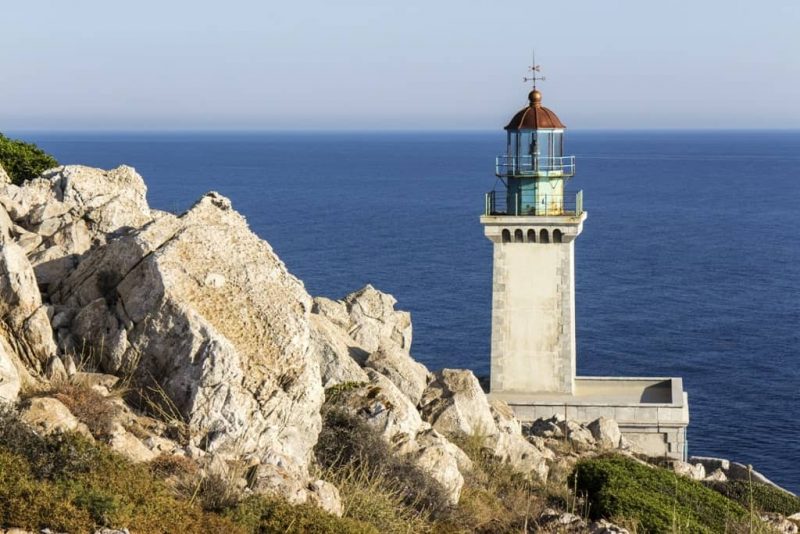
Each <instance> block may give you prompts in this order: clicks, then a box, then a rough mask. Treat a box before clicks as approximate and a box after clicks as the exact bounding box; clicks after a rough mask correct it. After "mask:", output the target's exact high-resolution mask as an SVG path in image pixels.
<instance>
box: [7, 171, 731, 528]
mask: <svg viewBox="0 0 800 534" xmlns="http://www.w3.org/2000/svg"><path fill="white" fill-rule="evenodd" d="M0 295H2V300H0V400H3V401H6V402H8V403H16V404H17V405H18V406H19V409H20V410H21V417H22V418H23V419H25V420H26V421H28V422H29V423H30V424H31V425H33V426H35V427H36V428H37V429H38V431H40V432H43V433H48V432H53V431H76V432H81V433H83V434H84V435H86V436H87V438H89V439H91V440H99V441H103V442H105V443H107V444H108V445H110V446H111V447H112V448H114V449H116V450H117V451H118V452H120V453H122V454H124V455H126V456H127V457H129V458H130V459H131V460H133V461H135V462H144V461H150V460H153V459H154V458H156V457H157V456H159V455H172V456H176V457H181V458H187V459H190V460H191V461H193V462H196V463H197V464H198V465H200V466H201V469H203V470H204V472H207V473H227V474H228V475H229V476H231V473H233V475H232V476H234V478H236V481H235V482H236V484H238V485H239V486H240V487H241V488H243V489H244V490H245V491H247V492H255V493H266V494H276V493H277V494H279V495H280V496H282V497H283V498H286V499H288V500H289V501H291V502H294V503H303V502H306V501H308V502H312V503H315V504H318V505H320V506H322V507H323V508H325V509H326V510H328V511H330V512H332V513H334V514H338V515H341V514H342V503H341V499H340V496H339V492H338V490H337V488H336V486H335V485H333V484H331V483H330V482H329V481H326V480H324V479H322V478H320V476H321V475H320V472H319V469H317V468H315V466H314V460H313V448H314V446H315V444H316V443H317V439H318V436H319V434H320V430H321V426H322V416H321V413H322V412H323V410H324V409H333V408H335V409H337V410H340V411H343V412H345V413H348V414H351V415H353V416H355V417H357V418H359V419H360V420H361V421H363V422H365V423H366V424H367V425H369V427H370V428H372V429H373V430H374V431H375V432H377V433H378V434H379V435H380V436H381V438H382V439H383V440H384V441H385V443H387V444H388V445H389V447H391V450H392V451H393V454H395V455H396V456H397V457H398V458H403V459H404V460H407V461H409V462H411V463H413V464H414V465H416V466H417V467H418V468H419V469H421V470H422V471H423V472H425V473H427V474H428V475H429V476H431V477H432V478H433V479H435V480H436V481H437V482H438V483H439V484H440V486H441V487H442V488H443V491H444V492H445V494H446V496H447V499H448V500H449V501H450V503H451V504H455V503H457V502H458V501H459V499H460V496H461V493H462V488H463V487H464V484H465V478H467V477H470V476H472V475H471V473H472V471H473V461H472V460H471V459H470V456H469V455H468V454H466V453H465V452H464V450H462V447H461V446H459V444H462V443H463V442H464V440H465V439H472V440H475V439H478V440H479V441H480V443H479V446H480V447H481V449H482V450H483V451H484V452H485V454H487V455H488V456H489V457H491V458H492V459H493V461H496V462H497V463H499V464H502V465H505V466H507V467H508V468H509V469H510V470H512V471H514V472H515V473H517V474H518V475H519V476H520V477H522V478H524V479H527V480H530V481H531V482H532V483H539V484H541V483H544V482H545V481H547V480H549V479H550V480H552V479H556V478H559V477H561V479H563V476H564V473H568V472H569V470H570V469H571V467H572V466H573V465H574V463H575V461H576V460H577V459H578V458H580V457H581V456H582V455H583V454H585V453H591V454H596V453H597V452H599V451H604V450H605V451H607V450H616V451H619V452H623V453H626V454H629V455H630V454H632V451H630V450H629V447H628V446H627V444H626V443H625V442H624V440H623V439H621V437H620V434H619V430H618V428H616V425H615V423H614V422H613V421H606V420H599V421H596V422H595V423H593V424H592V425H589V426H588V427H584V426H581V425H577V424H576V423H573V422H570V421H561V420H552V421H540V422H537V423H536V424H535V425H533V427H532V428H529V429H527V431H526V432H525V433H523V429H522V427H521V425H520V423H519V422H518V421H517V420H516V419H515V418H514V416H513V413H512V412H511V410H510V409H509V408H508V406H507V405H505V404H504V403H502V402H497V401H490V400H489V399H488V398H487V396H486V395H485V394H484V392H483V391H482V389H481V386H480V384H479V382H478V380H477V379H476V377H475V376H474V375H473V374H472V373H471V372H470V371H466V370H457V369H443V370H439V371H436V372H431V371H430V370H428V369H427V368H426V367H425V366H424V365H422V364H421V363H419V362H417V361H415V360H414V359H413V358H412V355H411V353H410V350H411V345H412V324H411V318H410V315H409V313H408V312H404V311H400V310H397V309H396V308H395V306H396V301H395V299H394V298H393V297H392V296H391V295H387V294H385V293H382V292H380V291H379V290H377V289H375V288H373V287H372V286H369V285H368V286H366V287H364V288H362V289H360V290H358V291H355V292H353V293H351V294H349V295H347V296H345V297H344V298H342V299H341V300H331V299H328V298H323V297H316V298H314V297H312V296H311V295H309V294H308V292H307V291H306V290H305V288H304V286H303V283H302V282H301V281H300V280H298V279H297V278H296V277H294V276H293V275H292V274H291V273H289V272H288V270H287V269H286V266H285V265H284V264H283V262H282V261H281V260H280V258H278V256H277V255H276V254H275V253H274V251H273V250H272V249H271V247H270V246H269V244H268V243H267V242H265V241H263V240H261V239H260V238H259V237H258V236H256V235H255V234H254V233H253V232H252V231H251V230H250V229H249V227H248V225H247V221H246V220H245V218H244V217H243V216H242V215H240V214H239V213H237V212H236V211H235V210H234V209H233V207H232V206H231V203H230V201H229V200H228V199H227V198H225V197H224V196H222V195H219V194H217V193H213V192H212V193H208V194H207V195H205V196H203V197H202V198H201V199H200V200H198V201H197V203H196V204H195V205H194V206H192V207H191V208H190V209H189V210H188V211H186V212H185V213H182V214H180V215H175V214H171V213H165V212H161V211H157V210H153V209H150V208H149V206H148V204H147V201H146V187H145V184H144V181H143V180H142V178H141V176H139V175H138V174H137V173H136V171H135V170H134V169H132V168H130V167H125V166H122V167H119V168H117V169H113V170H110V171H104V170H100V169H92V168H88V167H81V166H66V167H59V168H56V169H53V170H50V171H48V172H46V173H44V174H43V175H42V176H41V177H39V178H37V179H35V180H32V181H30V182H27V183H25V184H23V185H21V186H16V185H12V184H10V183H8V182H7V181H3V183H0ZM64 384H82V385H83V386H85V387H88V388H90V389H91V391H93V392H94V394H97V395H100V398H107V399H110V400H109V402H110V403H111V404H113V406H114V409H113V410H112V411H111V413H112V416H111V417H110V420H109V421H105V422H104V423H103V424H100V423H99V422H98V420H96V419H92V418H91V417H90V418H86V417H85V416H84V417H83V420H82V418H81V417H80V413H72V412H78V411H80V410H78V409H77V408H76V407H75V405H74V404H73V405H72V406H70V402H68V401H67V400H66V398H65V397H64V395H61V396H59V395H57V394H55V393H53V392H55V391H58V390H59V388H62V387H63V385H64ZM324 407H325V408H324ZM567 441H568V442H569V443H570V448H569V451H570V452H569V454H564V453H563V452H564V450H563V448H564V443H566V442H567ZM712 464H713V460H708V459H701V460H698V461H697V462H695V464H694V465H691V464H690V465H676V467H675V469H676V470H683V471H684V473H685V474H687V475H688V476H691V477H694V478H706V476H707V474H706V471H709V473H708V476H711V477H715V480H721V479H722V478H723V477H727V476H730V472H731V468H730V465H728V470H727V471H725V470H724V469H721V467H723V466H722V465H720V466H718V467H719V468H718V469H714V468H713V466H712ZM698 466H699V467H698ZM704 466H705V467H704ZM700 469H703V473H702V474H701V473H699V470H700ZM712 471H713V472H712ZM548 513H550V512H548ZM551 515H553V514H552V513H551ZM568 519H569V521H573V519H574V520H575V521H580V518H577V517H574V518H571V519H570V518H568ZM552 520H553V521H561V522H562V523H563V524H565V525H566V524H567V523H564V521H565V520H564V518H563V517H562V516H560V515H559V514H555V515H553V518H552ZM569 521H568V522H569ZM575 521H573V522H575ZM0 526H2V525H0ZM579 526H580V528H584V527H585V528H588V527H587V525H586V524H585V523H582V524H581V525H578V523H575V525H573V527H574V528H576V529H577V528H578V527H579ZM601 527H602V528H608V529H611V528H612V527H610V526H608V525H606V526H602V525H601ZM601 527H597V528H598V529H600V528H601ZM570 528H572V527H570ZM597 531H598V532H601V531H602V532H614V531H615V530H602V529H600V530H597ZM619 531H622V530H619Z"/></svg>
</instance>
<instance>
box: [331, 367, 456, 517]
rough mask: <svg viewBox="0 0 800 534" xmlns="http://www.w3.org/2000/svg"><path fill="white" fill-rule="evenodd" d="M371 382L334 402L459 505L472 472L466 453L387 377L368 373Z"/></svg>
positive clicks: (375, 372) (367, 371) (340, 394)
mask: <svg viewBox="0 0 800 534" xmlns="http://www.w3.org/2000/svg"><path fill="white" fill-rule="evenodd" d="M366 373H367V376H368V378H369V381H370V382H369V383H367V384H361V385H359V386H357V387H353V388H349V389H347V390H345V391H342V392H340V393H339V394H338V395H337V397H336V398H335V399H332V402H334V403H335V405H336V406H338V407H340V408H344V409H346V410H348V411H349V412H350V413H353V414H355V415H358V416H359V417H361V418H362V419H363V420H364V421H365V422H366V423H367V424H369V425H370V426H372V427H373V428H375V429H376V430H377V431H378V432H379V433H380V434H381V436H382V437H383V438H384V439H385V440H386V441H387V442H388V443H389V444H390V445H391V446H392V448H393V449H394V451H395V452H396V454H399V455H401V456H408V457H409V458H412V459H413V460H414V461H415V463H416V464H417V465H418V466H419V467H420V468H422V469H423V470H425V471H427V472H428V473H429V474H430V475H431V476H432V477H433V478H435V479H436V480H437V481H439V482H440V483H441V484H442V486H443V487H444V488H445V489H446V490H447V493H448V496H449V498H450V500H451V502H453V503H455V502H458V497H459V495H460V492H461V487H462V486H463V484H464V478H463V475H462V473H461V471H460V470H461V469H469V468H470V467H471V462H470V460H469V458H468V457H467V456H466V454H465V453H464V452H463V451H462V450H461V449H459V448H458V447H457V446H456V445H454V444H452V443H451V442H449V441H448V440H447V439H446V438H445V437H444V436H443V435H442V434H440V433H439V432H437V431H436V430H434V429H432V428H431V427H430V425H429V424H428V423H425V422H424V421H423V420H422V418H421V417H420V415H419V412H417V410H416V408H415V407H414V405H413V404H412V403H411V401H410V400H409V399H408V397H406V396H405V395H404V394H403V393H402V392H401V391H400V390H399V389H398V388H397V386H395V385H394V384H393V383H392V382H391V381H390V380H389V379H388V378H386V377H385V376H383V375H382V374H380V373H378V372H377V371H375V370H374V369H367V370H366Z"/></svg>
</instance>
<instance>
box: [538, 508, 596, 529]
mask: <svg viewBox="0 0 800 534" xmlns="http://www.w3.org/2000/svg"><path fill="white" fill-rule="evenodd" d="M539 526H540V527H545V528H547V529H548V530H549V529H555V531H556V532H564V533H566V532H570V533H571V532H585V531H586V521H584V520H583V519H582V518H581V517H580V516H577V515H575V514H571V513H569V512H558V511H556V510H553V509H552V508H546V509H545V510H544V511H543V512H542V513H541V514H540V515H539Z"/></svg>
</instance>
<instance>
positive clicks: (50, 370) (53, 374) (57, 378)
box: [45, 356, 69, 384]
mask: <svg viewBox="0 0 800 534" xmlns="http://www.w3.org/2000/svg"><path fill="white" fill-rule="evenodd" d="M45 374H46V375H47V379H48V380H49V381H50V383H51V384H57V383H59V382H66V381H67V380H68V379H69V375H68V374H67V369H66V368H65V367H64V362H62V361H61V358H59V357H58V356H51V357H50V361H48V362H47V369H46V370H45Z"/></svg>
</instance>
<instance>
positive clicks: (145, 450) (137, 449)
mask: <svg viewBox="0 0 800 534" xmlns="http://www.w3.org/2000/svg"><path fill="white" fill-rule="evenodd" d="M114 427H115V428H114V429H113V430H112V431H111V436H110V438H109V440H108V444H109V446H110V447H111V448H112V449H114V451H116V452H118V453H119V454H121V455H122V456H124V457H126V458H127V459H129V460H130V461H132V462H134V463H141V462H149V461H150V460H152V459H154V458H155V457H156V456H158V454H159V453H158V452H157V451H155V450H153V449H150V448H149V447H147V446H146V445H145V444H144V443H142V441H141V440H140V439H139V438H137V437H136V436H134V435H133V434H131V433H130V432H128V431H127V430H125V428H124V427H123V426H122V425H120V424H116V425H114Z"/></svg>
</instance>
